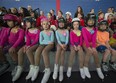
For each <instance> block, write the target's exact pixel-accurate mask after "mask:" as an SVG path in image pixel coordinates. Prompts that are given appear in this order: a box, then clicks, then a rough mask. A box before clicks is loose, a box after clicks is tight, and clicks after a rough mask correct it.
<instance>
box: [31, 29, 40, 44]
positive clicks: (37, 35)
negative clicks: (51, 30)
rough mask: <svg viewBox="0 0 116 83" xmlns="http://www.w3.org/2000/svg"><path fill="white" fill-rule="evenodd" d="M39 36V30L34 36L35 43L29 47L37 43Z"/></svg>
mask: <svg viewBox="0 0 116 83" xmlns="http://www.w3.org/2000/svg"><path fill="white" fill-rule="evenodd" d="M39 34H40V30H38V33H37V34H36V38H35V41H34V42H33V43H32V44H31V45H30V46H33V45H35V44H37V43H38V42H39Z"/></svg>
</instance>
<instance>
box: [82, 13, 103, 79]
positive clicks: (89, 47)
mask: <svg viewBox="0 0 116 83" xmlns="http://www.w3.org/2000/svg"><path fill="white" fill-rule="evenodd" d="M95 19H96V17H95V15H94V14H88V15H87V18H86V25H87V27H85V28H82V35H83V39H84V44H83V47H84V50H85V53H86V55H85V59H84V60H85V61H84V73H85V76H87V77H88V78H91V75H90V73H89V70H88V62H89V59H90V57H91V55H93V57H94V60H95V63H96V67H97V68H96V70H97V73H98V76H99V77H100V78H101V79H104V75H103V73H102V71H101V68H100V64H99V58H98V53H97V50H96V34H97V29H96V28H95Z"/></svg>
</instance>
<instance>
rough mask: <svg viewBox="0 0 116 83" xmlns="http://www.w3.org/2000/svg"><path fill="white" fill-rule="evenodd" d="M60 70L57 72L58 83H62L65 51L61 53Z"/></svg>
mask: <svg viewBox="0 0 116 83" xmlns="http://www.w3.org/2000/svg"><path fill="white" fill-rule="evenodd" d="M60 60H61V61H60V70H59V81H60V82H62V81H63V78H64V75H63V70H64V60H65V50H62V51H61V55H60Z"/></svg>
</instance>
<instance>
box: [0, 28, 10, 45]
mask: <svg viewBox="0 0 116 83" xmlns="http://www.w3.org/2000/svg"><path fill="white" fill-rule="evenodd" d="M9 30H10V29H9V28H5V29H4V30H3V31H2V32H1V34H3V35H2V37H1V41H0V46H2V47H4V45H5V43H6V42H7V41H8V33H9Z"/></svg>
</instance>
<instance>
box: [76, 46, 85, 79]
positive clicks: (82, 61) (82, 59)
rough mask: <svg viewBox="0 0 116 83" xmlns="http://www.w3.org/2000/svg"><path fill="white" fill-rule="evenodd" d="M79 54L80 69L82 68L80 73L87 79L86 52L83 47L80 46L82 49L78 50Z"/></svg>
mask: <svg viewBox="0 0 116 83" xmlns="http://www.w3.org/2000/svg"><path fill="white" fill-rule="evenodd" d="M78 55H79V69H80V75H81V78H82V79H85V73H84V69H83V67H84V52H83V49H82V47H81V48H80V50H79V51H78Z"/></svg>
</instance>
